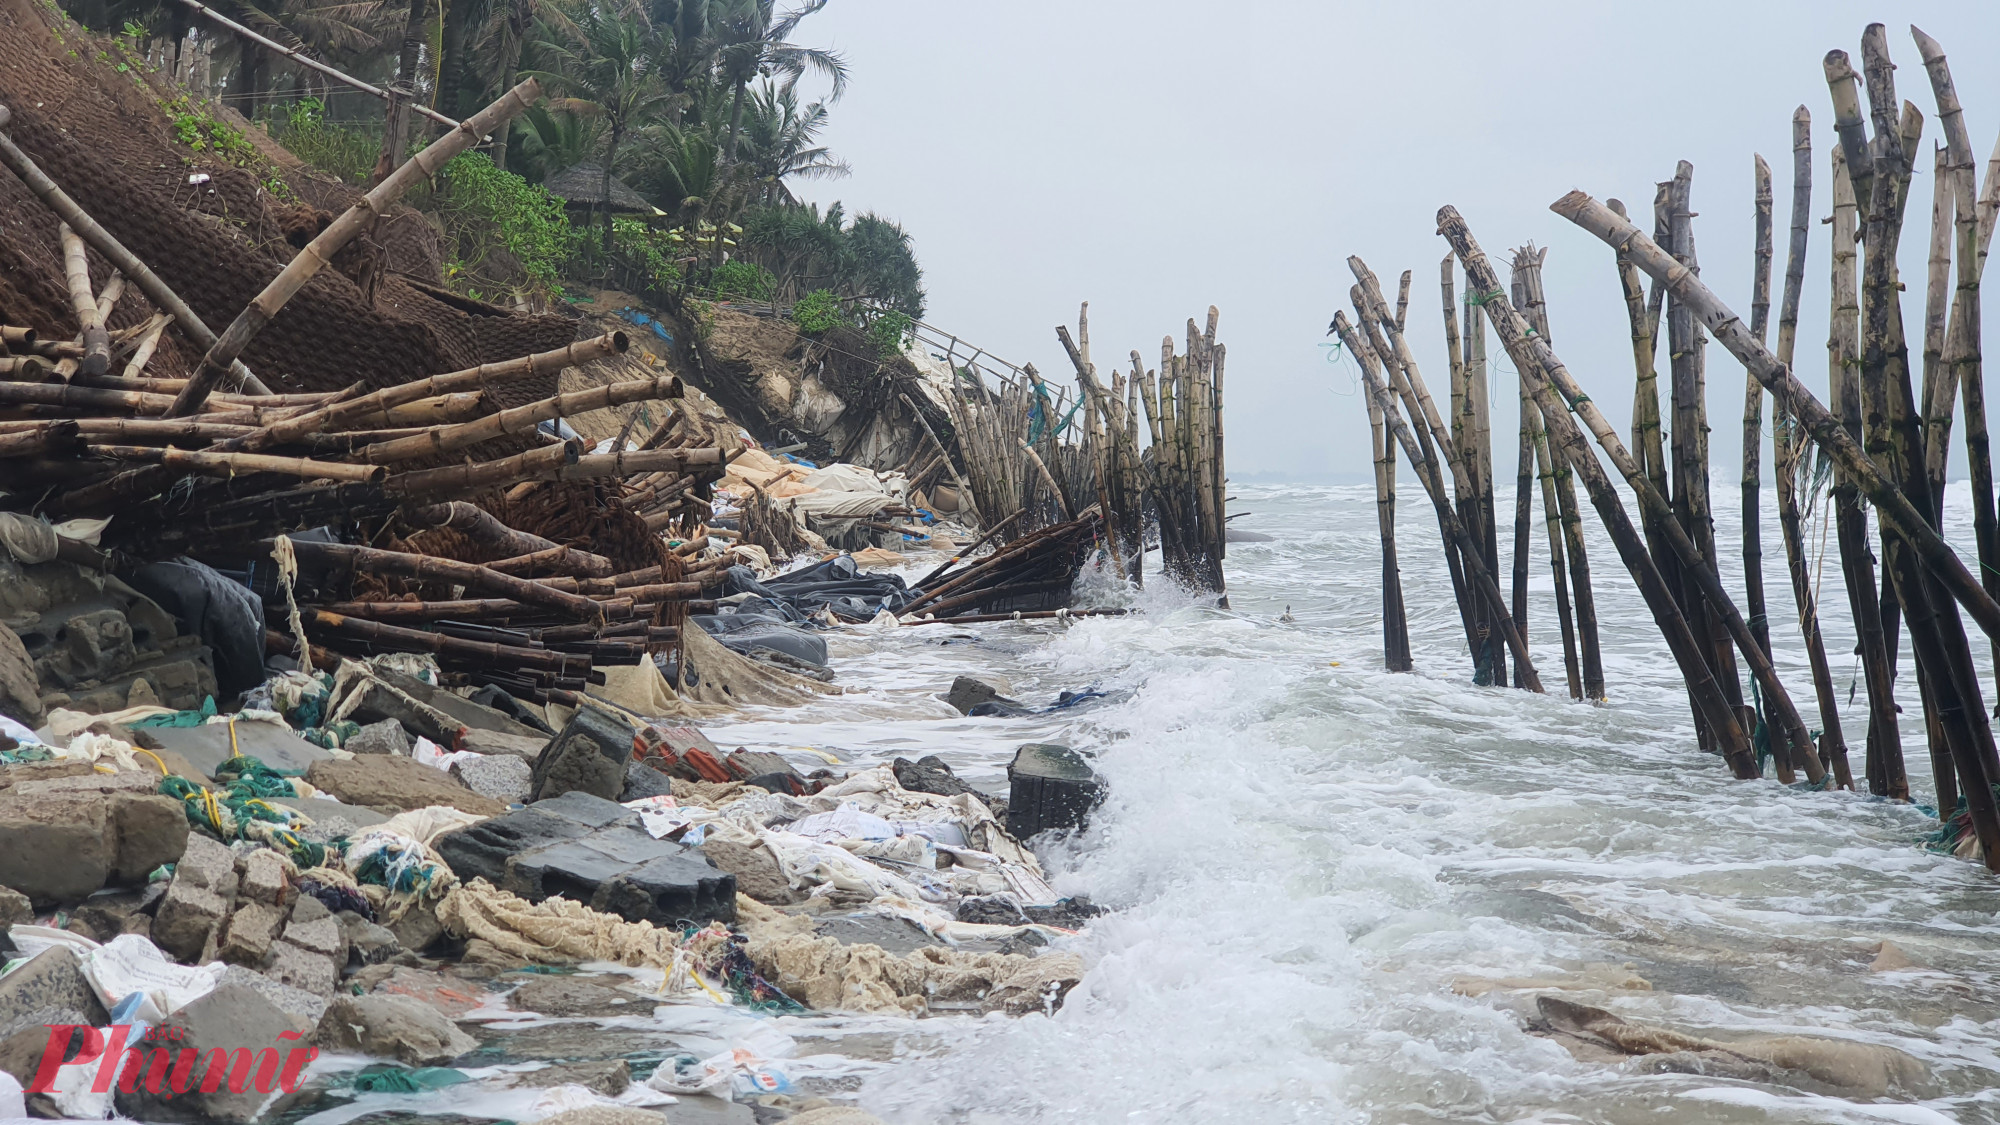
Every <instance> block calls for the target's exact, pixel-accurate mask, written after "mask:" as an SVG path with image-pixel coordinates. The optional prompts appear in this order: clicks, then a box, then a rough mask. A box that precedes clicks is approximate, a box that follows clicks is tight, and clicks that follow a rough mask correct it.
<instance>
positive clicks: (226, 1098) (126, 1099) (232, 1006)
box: [116, 982, 308, 1125]
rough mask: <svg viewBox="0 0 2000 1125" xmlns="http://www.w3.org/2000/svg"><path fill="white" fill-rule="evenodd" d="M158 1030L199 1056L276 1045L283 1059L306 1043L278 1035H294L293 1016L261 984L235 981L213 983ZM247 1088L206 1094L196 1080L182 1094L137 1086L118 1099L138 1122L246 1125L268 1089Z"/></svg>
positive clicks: (232, 1054)
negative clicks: (274, 1000) (270, 997)
mask: <svg viewBox="0 0 2000 1125" xmlns="http://www.w3.org/2000/svg"><path fill="white" fill-rule="evenodd" d="M161 1029H162V1031H161V1034H162V1035H163V1036H164V1037H166V1038H167V1039H168V1041H171V1042H178V1043H180V1044H181V1045H182V1047H183V1048H184V1049H186V1048H192V1049H193V1050H195V1051H196V1052H198V1055H197V1057H198V1058H201V1059H207V1058H209V1057H210V1054H209V1052H211V1051H217V1050H220V1051H222V1052H224V1054H225V1056H227V1057H235V1054H236V1052H237V1051H239V1050H241V1051H247V1052H249V1054H250V1055H251V1056H252V1057H253V1058H255V1057H257V1056H258V1055H260V1054H261V1053H262V1052H263V1051H265V1050H274V1051H276V1052H277V1053H278V1057H279V1059H280V1062H281V1063H282V1061H283V1060H284V1059H285V1058H286V1056H287V1055H288V1054H289V1053H290V1052H291V1051H292V1050H295V1049H301V1048H304V1047H305V1046H306V1043H307V1042H308V1041H307V1040H304V1039H285V1038H280V1037H281V1036H287V1035H291V1036H296V1035H297V1033H298V1030H299V1029H298V1026H297V1018H296V1017H295V1016H293V1015H291V1014H289V1013H287V1012H286V1011H284V1009H282V1008H280V1007H279V1006H278V1005H277V1004H274V1003H272V1001H271V1000H270V999H268V998H267V997H265V995H264V994H263V992H262V991H260V990H259V989H256V988H253V987H251V986H249V985H246V984H241V983H235V982H225V983H222V984H219V985H217V986H216V988H215V991H213V992H210V993H209V994H208V995H206V996H204V997H202V998H201V999H199V1000H196V1001H195V1002H194V1003H192V1004H189V1005H188V1006H187V1007H185V1008H182V1009H181V1010H180V1011H178V1012H175V1013H174V1014H173V1015H171V1016H168V1017H167V1019H166V1022H165V1023H163V1024H161ZM245 1087H246V1088H245V1089H244V1090H243V1092H241V1093H232V1092H231V1091H230V1088H229V1086H227V1085H223V1086H222V1087H221V1088H219V1089H217V1090H216V1091H215V1092H214V1093H209V1094H204V1093H202V1092H201V1086H200V1085H195V1086H194V1087H193V1088H192V1089H190V1090H188V1091H187V1092H185V1093H180V1094H172V1093H170V1092H169V1091H167V1090H162V1092H161V1094H150V1093H147V1092H146V1091H145V1089H144V1088H143V1087H141V1088H140V1090H139V1091H138V1092H137V1093H133V1094H124V1093H120V1094H119V1095H117V1103H116V1104H117V1106H118V1110H119V1112H120V1113H121V1114H123V1115H125V1116H127V1117H131V1118H134V1119H136V1120H140V1121H197V1122H203V1123H204V1125H207V1123H216V1122H220V1123H227V1125H249V1123H250V1122H252V1121H254V1120H256V1118H257V1111H258V1110H259V1108H261V1107H262V1106H263V1104H264V1102H265V1101H266V1100H268V1099H269V1097H270V1094H269V1093H267V1092H265V1091H261V1090H258V1089H257V1088H256V1085H255V1084H254V1083H246V1084H245Z"/></svg>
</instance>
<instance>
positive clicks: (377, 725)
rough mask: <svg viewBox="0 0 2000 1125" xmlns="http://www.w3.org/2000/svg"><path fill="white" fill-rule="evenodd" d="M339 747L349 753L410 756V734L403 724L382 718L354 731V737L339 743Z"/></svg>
mask: <svg viewBox="0 0 2000 1125" xmlns="http://www.w3.org/2000/svg"><path fill="white" fill-rule="evenodd" d="M340 748H341V749H342V750H345V751H347V752H349V753H351V754H394V755H396V756H398V757H402V758H407V757H409V756H410V735H409V732H408V731H405V730H404V729H403V724H401V723H399V722H397V721H396V720H394V719H383V720H381V721H379V722H373V723H369V724H368V725H367V726H364V727H362V728H361V729H360V730H358V731H356V732H355V733H354V737H352V738H350V739H348V740H347V741H346V742H343V743H341V744H340Z"/></svg>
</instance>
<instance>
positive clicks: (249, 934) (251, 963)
mask: <svg viewBox="0 0 2000 1125" xmlns="http://www.w3.org/2000/svg"><path fill="white" fill-rule="evenodd" d="M169 893H171V892H169ZM284 924H285V912H284V910H282V909H281V908H279V907H276V906H267V905H265V904H264V903H261V902H242V903H238V904H237V906H236V912H235V913H233V914H231V915H230V916H229V925H228V927H227V928H225V929H224V930H223V931H222V940H221V943H220V945H219V949H218V952H219V953H220V955H221V957H222V959H223V960H224V961H227V962H229V963H230V964H232V965H243V966H245V967H248V968H252V969H254V968H257V967H259V966H261V965H262V964H263V963H264V958H266V957H268V956H269V955H270V953H271V943H272V942H273V941H276V940H277V938H278V930H279V929H280V928H281V927H283V926H284Z"/></svg>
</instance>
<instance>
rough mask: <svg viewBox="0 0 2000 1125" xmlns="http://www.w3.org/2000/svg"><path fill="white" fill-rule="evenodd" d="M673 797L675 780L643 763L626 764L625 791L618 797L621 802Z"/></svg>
mask: <svg viewBox="0 0 2000 1125" xmlns="http://www.w3.org/2000/svg"><path fill="white" fill-rule="evenodd" d="M673 795H674V779H673V778H671V777H668V776H667V775H666V774H663V773H661V772H660V771H659V770H656V769H654V768H653V767H651V766H649V765H646V764H644V763H642V762H627V763H625V789H624V791H623V792H621V793H619V795H618V799H619V800H620V801H637V800H639V799H640V798H642V797H671V796H673Z"/></svg>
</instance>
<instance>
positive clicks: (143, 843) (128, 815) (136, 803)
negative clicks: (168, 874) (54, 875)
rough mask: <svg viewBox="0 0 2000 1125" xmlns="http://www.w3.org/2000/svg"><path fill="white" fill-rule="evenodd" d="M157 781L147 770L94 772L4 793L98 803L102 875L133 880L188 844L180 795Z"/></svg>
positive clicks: (39, 799) (21, 784)
mask: <svg viewBox="0 0 2000 1125" xmlns="http://www.w3.org/2000/svg"><path fill="white" fill-rule="evenodd" d="M159 784H160V779H159V777H158V776H157V775H155V774H150V773H138V772H134V771H126V772H123V773H110V774H101V773H94V772H93V773H88V774H82V775H77V776H69V777H44V778H37V779H34V780H23V781H20V782H17V783H16V784H15V785H14V786H13V787H12V788H11V789H10V790H8V793H9V795H12V796H17V797H21V798H32V799H34V800H35V801H37V802H47V803H48V804H49V805H50V806H51V807H55V806H58V805H60V806H62V807H69V806H70V805H71V804H72V803H74V802H76V801H96V802H99V803H101V804H103V805H104V825H105V831H106V833H107V838H106V841H105V842H106V846H107V847H108V848H109V850H110V855H111V866H110V870H109V871H108V872H106V875H105V881H106V882H114V883H136V882H142V881H143V880H144V879H145V878H146V876H147V875H148V874H150V873H151V872H152V870H153V869H154V868H156V867H158V866H160V865H161V864H163V863H173V862H174V861H176V860H178V859H179V858H180V856H181V852H182V850H183V849H184V848H185V847H186V845H187V835H188V823H187V814H186V813H185V812H184V811H183V810H182V809H181V803H180V802H179V801H176V800H174V799H173V798H172V797H163V796H161V795H160V794H159V792H158V790H159ZM91 815H92V816H93V818H94V817H95V815H96V814H91ZM100 885H102V884H100ZM91 889H92V890H95V889H96V888H94V887H93V888H91Z"/></svg>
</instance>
